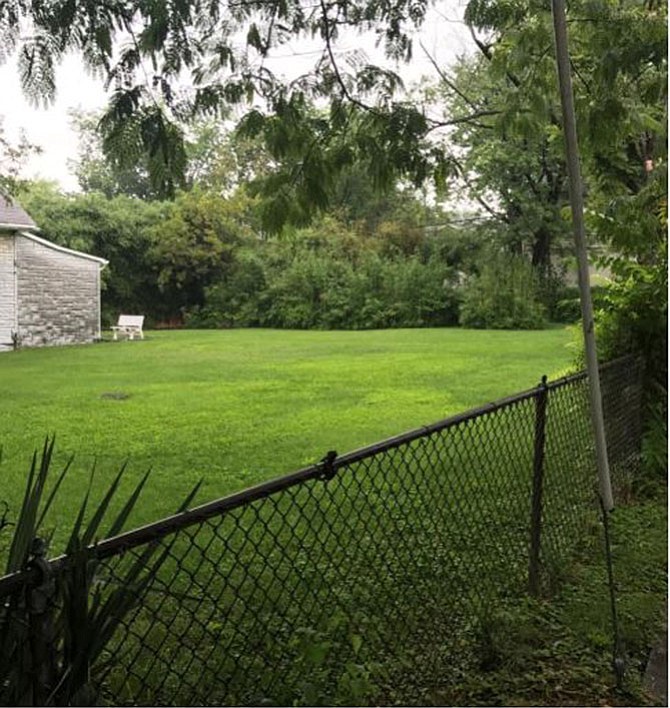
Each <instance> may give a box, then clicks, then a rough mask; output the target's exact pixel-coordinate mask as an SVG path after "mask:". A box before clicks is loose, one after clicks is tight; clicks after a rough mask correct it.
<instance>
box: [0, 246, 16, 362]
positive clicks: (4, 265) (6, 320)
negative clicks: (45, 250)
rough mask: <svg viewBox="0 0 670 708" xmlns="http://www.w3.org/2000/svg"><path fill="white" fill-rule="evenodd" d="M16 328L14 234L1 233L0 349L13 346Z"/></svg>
mask: <svg viewBox="0 0 670 708" xmlns="http://www.w3.org/2000/svg"><path fill="white" fill-rule="evenodd" d="M15 329H16V284H15V282H14V235H13V234H11V233H0V350H2V349H5V348H9V347H11V346H12V332H14V330H15Z"/></svg>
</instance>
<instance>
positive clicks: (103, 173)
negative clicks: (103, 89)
mask: <svg viewBox="0 0 670 708" xmlns="http://www.w3.org/2000/svg"><path fill="white" fill-rule="evenodd" d="M100 117H101V116H100V115H98V114H96V113H95V112H85V111H81V110H78V109H75V110H72V111H70V122H71V125H72V127H73V128H74V130H75V131H76V132H77V136H78V138H79V150H78V155H77V159H76V160H71V161H70V162H69V164H70V166H71V168H73V170H74V173H75V175H76V176H77V181H78V182H79V186H80V187H81V189H82V190H83V191H84V192H100V193H101V194H104V195H105V196H106V197H109V198H111V197H117V196H119V195H122V194H125V195H127V196H131V197H138V198H140V199H156V198H157V197H158V194H157V193H156V191H155V190H154V188H153V186H152V184H151V180H150V179H149V174H148V171H147V168H146V164H145V161H144V160H138V161H137V162H136V163H135V164H133V165H128V166H124V167H120V166H119V165H118V164H116V163H115V162H114V161H112V160H110V159H108V158H107V157H106V155H105V154H104V152H103V149H102V138H101V136H100V133H99V132H98V125H99V123H100Z"/></svg>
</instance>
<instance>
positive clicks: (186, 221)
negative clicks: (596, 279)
mask: <svg viewBox="0 0 670 708" xmlns="http://www.w3.org/2000/svg"><path fill="white" fill-rule="evenodd" d="M21 201H22V202H23V204H24V206H25V207H26V209H27V210H28V211H29V212H30V213H31V214H32V215H33V216H34V218H35V220H36V221H37V223H38V224H40V226H41V227H42V229H43V231H44V233H45V235H46V236H47V237H48V238H51V239H52V240H54V241H55V242H57V243H60V244H62V245H65V246H68V247H71V248H76V249H80V250H83V251H86V252H89V253H93V254H95V255H98V256H102V257H103V258H106V259H108V260H109V267H108V268H106V269H105V270H104V271H103V325H104V326H109V324H110V323H111V322H112V321H114V320H116V318H117V316H118V314H119V313H120V312H124V311H125V312H131V313H142V314H144V315H145V316H146V317H147V325H148V327H152V326H156V325H161V324H169V325H185V326H187V327H208V328H217V327H277V328H293V329H310V328H315V329H377V328H386V327H432V326H454V325H458V324H459V321H460V324H463V325H464V326H467V327H490V328H519V329H530V328H538V327H542V326H543V325H544V323H545V319H546V315H545V311H544V308H543V306H542V305H541V304H539V298H540V294H539V290H538V286H537V282H536V280H535V277H534V275H533V271H532V268H531V266H530V264H529V263H528V262H527V261H526V260H524V259H522V258H521V257H513V256H510V255H506V254H505V252H503V251H500V252H498V251H494V250H491V251H490V252H489V253H487V254H486V257H485V258H482V242H483V241H484V240H485V237H486V234H484V235H482V234H481V233H479V232H478V231H476V230H466V229H462V228H458V227H455V226H450V225H449V220H448V218H447V217H446V216H445V215H443V214H441V215H440V214H438V215H437V216H434V218H433V222H434V223H438V224H440V226H432V227H430V228H427V227H426V226H425V225H424V224H422V223H421V219H422V218H424V217H423V216H422V213H423V212H421V210H417V209H415V210H414V211H412V210H411V209H405V210H404V211H403V213H402V214H400V215H393V214H390V215H387V218H385V219H378V220H377V221H375V222H374V223H373V224H372V225H371V224H368V223H367V222H365V221H364V220H359V221H355V222H351V221H350V222H348V223H346V221H345V220H344V219H343V218H341V217H338V218H336V217H335V216H323V217H321V218H320V219H318V220H317V221H316V222H315V223H314V224H313V225H312V226H310V227H308V228H302V229H285V230H284V232H283V233H282V234H280V235H279V236H276V237H268V236H267V235H266V234H263V233H262V230H261V228H260V224H259V218H258V210H257V204H256V202H255V201H254V199H253V198H251V197H250V196H249V195H248V194H247V193H246V192H245V191H244V190H238V191H237V192H236V193H235V194H233V195H231V196H229V197H226V198H222V197H221V196H220V195H216V194H214V193H212V192H207V191H205V190H199V189H193V190H192V191H190V192H187V193H182V194H180V195H178V196H177V198H176V199H175V201H174V202H158V201H154V202H143V201H142V200H140V199H136V198H131V197H123V196H120V197H114V198H111V199H109V198H106V197H104V196H102V195H100V194H85V195H63V194H60V193H58V191H57V190H56V189H54V188H53V187H51V186H49V185H44V184H37V185H33V186H32V187H31V188H30V189H29V190H28V191H27V192H26V193H24V194H23V195H21ZM415 212H416V213H415ZM424 216H425V214H424ZM438 217H439V218H438ZM491 254H496V255H495V257H494V256H493V255H491ZM479 263H483V265H478V264H479Z"/></svg>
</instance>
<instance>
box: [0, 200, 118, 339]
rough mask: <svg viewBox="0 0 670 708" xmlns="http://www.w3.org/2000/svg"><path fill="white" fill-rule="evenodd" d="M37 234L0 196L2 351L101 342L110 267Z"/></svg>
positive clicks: (25, 217)
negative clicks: (104, 277) (103, 276)
mask: <svg viewBox="0 0 670 708" xmlns="http://www.w3.org/2000/svg"><path fill="white" fill-rule="evenodd" d="M38 234H39V229H38V228H37V225H36V224H35V222H34V221H33V220H32V219H31V218H30V216H28V214H26V212H25V211H24V210H23V209H22V208H21V207H20V206H19V205H18V204H17V203H16V202H15V201H13V200H11V199H9V198H7V197H5V196H3V195H2V194H0V350H1V349H7V348H11V347H13V346H16V345H20V346H30V347H38V346H48V345H54V344H75V343H81V342H92V341H94V340H96V339H99V338H100V271H101V270H102V269H103V268H104V267H105V266H106V265H107V261H106V260H105V259H104V258H98V257H97V256H91V255H89V254H87V253H81V252H79V251H73V250H71V249H69V248H64V247H63V246H58V245H56V244H55V243H51V242H50V241H47V240H46V239H44V238H42V237H41V236H39V235H38Z"/></svg>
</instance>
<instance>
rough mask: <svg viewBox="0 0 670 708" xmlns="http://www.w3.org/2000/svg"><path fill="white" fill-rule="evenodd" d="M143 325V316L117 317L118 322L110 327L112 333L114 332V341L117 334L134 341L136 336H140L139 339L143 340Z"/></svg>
mask: <svg viewBox="0 0 670 708" xmlns="http://www.w3.org/2000/svg"><path fill="white" fill-rule="evenodd" d="M143 324H144V315H119V321H118V322H117V323H116V325H115V326H114V327H111V330H112V332H114V339H115V340H116V339H118V338H119V332H121V334H125V335H126V337H128V339H135V335H136V334H139V335H140V339H144V333H143V332H142V325H143Z"/></svg>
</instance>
